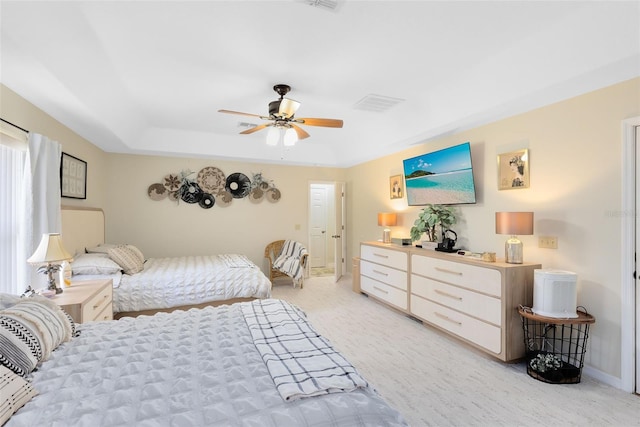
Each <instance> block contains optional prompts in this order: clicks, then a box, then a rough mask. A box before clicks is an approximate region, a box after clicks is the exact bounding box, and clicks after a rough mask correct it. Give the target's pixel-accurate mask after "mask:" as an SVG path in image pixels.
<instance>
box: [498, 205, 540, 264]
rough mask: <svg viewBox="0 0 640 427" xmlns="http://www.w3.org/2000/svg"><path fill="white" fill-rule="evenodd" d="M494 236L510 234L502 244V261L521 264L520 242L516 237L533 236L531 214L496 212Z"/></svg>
mask: <svg viewBox="0 0 640 427" xmlns="http://www.w3.org/2000/svg"><path fill="white" fill-rule="evenodd" d="M496 234H510V235H511V237H510V238H509V239H508V240H507V241H506V242H505V244H504V260H505V262H508V263H509V264H522V242H521V241H520V240H519V239H518V238H517V237H516V235H531V234H533V212H496Z"/></svg>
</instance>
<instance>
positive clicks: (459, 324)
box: [435, 312, 462, 326]
mask: <svg viewBox="0 0 640 427" xmlns="http://www.w3.org/2000/svg"><path fill="white" fill-rule="evenodd" d="M435 315H436V316H438V317H439V318H441V319H442V320H446V321H447V322H450V323H453V324H456V325H458V326H462V322H458V321H457V320H453V319H452V318H450V317H449V316H445V315H444V314H440V313H438V312H436V313H435Z"/></svg>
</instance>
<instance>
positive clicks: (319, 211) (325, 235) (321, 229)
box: [308, 182, 345, 281]
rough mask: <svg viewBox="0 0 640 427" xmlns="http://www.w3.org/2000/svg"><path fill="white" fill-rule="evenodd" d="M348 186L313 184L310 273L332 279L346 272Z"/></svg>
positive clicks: (310, 190) (342, 184) (310, 195)
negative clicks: (345, 196)
mask: <svg viewBox="0 0 640 427" xmlns="http://www.w3.org/2000/svg"><path fill="white" fill-rule="evenodd" d="M343 215H344V183H340V182H311V183H310V184H309V248H308V249H309V274H310V276H312V277H321V276H332V277H333V278H334V280H335V281H338V280H339V279H340V277H341V276H342V274H343V273H344V268H345V267H344V264H345V263H344V256H343V254H344V252H345V251H344V245H345V239H344V238H343V236H344V232H345V230H344V223H345V221H344V216H343Z"/></svg>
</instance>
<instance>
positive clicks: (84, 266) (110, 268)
mask: <svg viewBox="0 0 640 427" xmlns="http://www.w3.org/2000/svg"><path fill="white" fill-rule="evenodd" d="M120 270H122V268H121V267H120V266H119V265H118V264H117V263H116V262H114V261H113V260H112V259H111V258H109V255H107V254H103V253H91V254H79V255H76V256H75V257H74V258H73V262H72V263H71V271H73V274H74V275H76V274H116V273H117V272H119V271H120Z"/></svg>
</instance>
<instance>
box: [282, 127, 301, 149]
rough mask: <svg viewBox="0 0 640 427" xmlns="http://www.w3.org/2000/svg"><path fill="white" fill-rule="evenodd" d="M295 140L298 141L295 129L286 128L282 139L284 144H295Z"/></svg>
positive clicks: (290, 145)
mask: <svg viewBox="0 0 640 427" xmlns="http://www.w3.org/2000/svg"><path fill="white" fill-rule="evenodd" d="M297 141H298V134H297V133H296V130H295V129H294V128H288V129H287V130H286V131H285V133H284V141H283V143H284V146H285V147H292V146H294V145H296V142H297Z"/></svg>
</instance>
